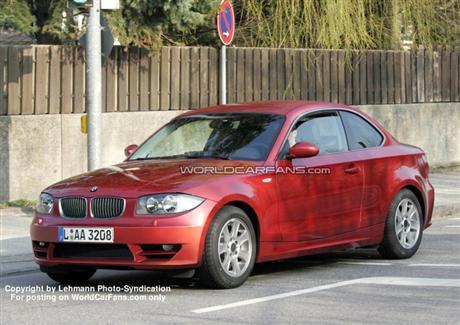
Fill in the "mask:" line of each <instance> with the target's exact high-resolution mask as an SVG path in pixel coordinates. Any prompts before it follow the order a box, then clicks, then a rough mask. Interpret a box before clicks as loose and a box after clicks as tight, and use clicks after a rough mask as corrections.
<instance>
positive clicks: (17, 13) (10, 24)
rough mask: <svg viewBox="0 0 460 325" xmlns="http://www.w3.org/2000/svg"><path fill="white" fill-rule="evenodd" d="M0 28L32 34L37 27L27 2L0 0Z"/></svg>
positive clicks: (21, 0)
mask: <svg viewBox="0 0 460 325" xmlns="http://www.w3.org/2000/svg"><path fill="white" fill-rule="evenodd" d="M0 28H2V29H14V30H17V31H19V32H22V33H25V34H29V35H30V34H33V33H34V32H35V31H36V30H37V27H36V25H35V17H34V16H33V15H32V13H31V11H30V7H29V5H28V2H27V1H26V0H0Z"/></svg>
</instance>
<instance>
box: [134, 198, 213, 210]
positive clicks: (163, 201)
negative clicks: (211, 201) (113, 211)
mask: <svg viewBox="0 0 460 325" xmlns="http://www.w3.org/2000/svg"><path fill="white" fill-rule="evenodd" d="M203 201H204V199H203V198H201V197H197V196H193V195H188V194H153V195H146V196H143V197H140V198H139V199H138V200H137V206H136V213H137V214H169V213H179V212H184V211H188V210H192V209H194V208H196V207H197V206H199V205H200V204H201V203H202V202H203Z"/></svg>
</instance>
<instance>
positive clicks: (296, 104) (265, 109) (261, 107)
mask: <svg viewBox="0 0 460 325" xmlns="http://www.w3.org/2000/svg"><path fill="white" fill-rule="evenodd" d="M326 107H331V108H340V107H342V108H344V107H346V108H348V107H347V106H344V105H341V104H337V103H330V102H315V101H302V100H284V101H283V100H277V101H259V102H250V103H237V104H227V105H215V106H210V107H206V108H200V109H196V110H192V111H188V112H186V113H184V114H181V116H187V115H200V114H216V113H271V114H279V115H290V113H294V112H295V113H300V112H308V111H314V110H316V109H320V108H326Z"/></svg>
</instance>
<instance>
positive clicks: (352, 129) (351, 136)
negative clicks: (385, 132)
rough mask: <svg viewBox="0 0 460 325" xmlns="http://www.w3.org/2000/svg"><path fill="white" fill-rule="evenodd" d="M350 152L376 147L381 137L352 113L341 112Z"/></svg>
mask: <svg viewBox="0 0 460 325" xmlns="http://www.w3.org/2000/svg"><path fill="white" fill-rule="evenodd" d="M340 116H341V117H342V120H343V124H344V126H345V131H346V134H347V140H348V146H349V148H350V150H357V149H364V148H371V147H378V146H380V145H381V144H382V141H383V136H382V134H381V133H380V132H379V131H377V129H376V128H375V127H374V126H372V125H371V124H370V123H369V122H367V121H366V120H365V119H363V118H362V117H361V116H358V115H356V114H354V113H350V112H345V111H341V112H340Z"/></svg>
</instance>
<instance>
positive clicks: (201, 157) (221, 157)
mask: <svg viewBox="0 0 460 325" xmlns="http://www.w3.org/2000/svg"><path fill="white" fill-rule="evenodd" d="M186 158H187V159H220V160H231V159H230V158H229V157H226V156H219V155H193V156H186Z"/></svg>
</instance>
